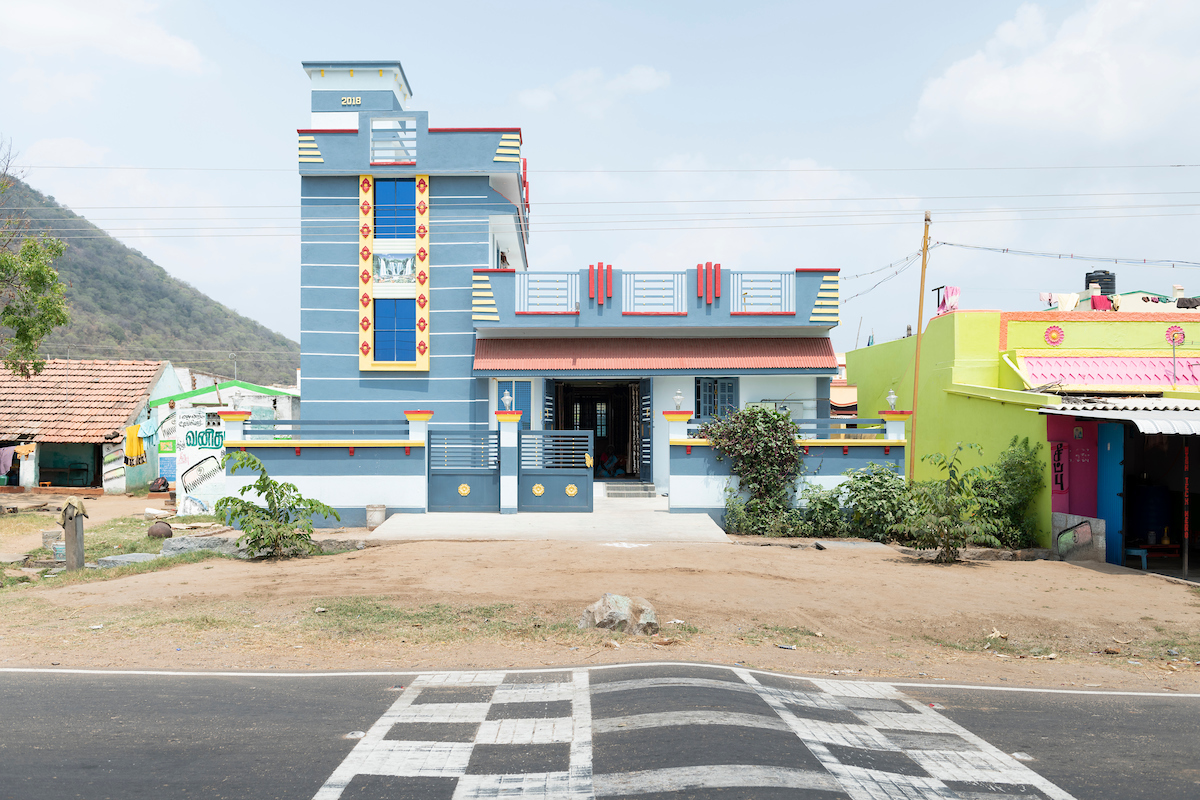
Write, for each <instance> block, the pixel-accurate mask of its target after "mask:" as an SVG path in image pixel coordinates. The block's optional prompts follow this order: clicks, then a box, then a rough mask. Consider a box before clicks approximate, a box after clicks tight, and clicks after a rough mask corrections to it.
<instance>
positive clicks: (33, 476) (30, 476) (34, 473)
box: [19, 442, 41, 489]
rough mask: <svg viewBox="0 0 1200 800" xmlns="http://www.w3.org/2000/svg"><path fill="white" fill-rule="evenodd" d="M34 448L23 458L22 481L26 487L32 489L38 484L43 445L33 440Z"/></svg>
mask: <svg viewBox="0 0 1200 800" xmlns="http://www.w3.org/2000/svg"><path fill="white" fill-rule="evenodd" d="M31 444H32V445H33V449H32V450H30V451H29V455H27V456H25V457H24V458H22V459H21V474H20V478H19V480H20V483H21V485H22V486H24V487H25V488H26V489H32V488H34V487H35V486H37V480H38V468H37V464H38V455H40V450H41V446H40V445H39V444H38V443H37V442H32V443H31Z"/></svg>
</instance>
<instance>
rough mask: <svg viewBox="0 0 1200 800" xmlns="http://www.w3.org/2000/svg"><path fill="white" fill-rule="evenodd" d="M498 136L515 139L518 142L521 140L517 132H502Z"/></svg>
mask: <svg viewBox="0 0 1200 800" xmlns="http://www.w3.org/2000/svg"><path fill="white" fill-rule="evenodd" d="M500 138H501V139H516V140H517V141H518V142H519V141H521V134H519V133H502V134H500Z"/></svg>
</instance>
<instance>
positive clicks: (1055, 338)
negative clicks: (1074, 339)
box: [1042, 325, 1067, 347]
mask: <svg viewBox="0 0 1200 800" xmlns="http://www.w3.org/2000/svg"><path fill="white" fill-rule="evenodd" d="M1042 338H1043V339H1045V340H1046V344H1048V345H1050V346H1051V347H1058V346H1059V345H1060V344H1062V343H1063V340H1064V339H1066V338H1067V334H1066V333H1064V332H1063V329H1062V328H1060V327H1058V326H1057V325H1051V326H1050V327H1049V328H1046V332H1045V333H1044V334H1042Z"/></svg>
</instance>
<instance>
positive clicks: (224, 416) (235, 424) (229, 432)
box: [217, 411, 250, 442]
mask: <svg viewBox="0 0 1200 800" xmlns="http://www.w3.org/2000/svg"><path fill="white" fill-rule="evenodd" d="M217 414H219V415H220V417H221V421H223V422H224V423H225V439H226V441H232V442H242V441H245V440H246V420H248V419H250V412H249V411H218V412H217Z"/></svg>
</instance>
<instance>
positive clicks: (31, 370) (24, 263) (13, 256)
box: [0, 141, 71, 378]
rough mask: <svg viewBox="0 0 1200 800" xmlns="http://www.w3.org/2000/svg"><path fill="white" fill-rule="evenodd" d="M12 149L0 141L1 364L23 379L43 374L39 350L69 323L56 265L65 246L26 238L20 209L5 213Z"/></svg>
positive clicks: (42, 238) (11, 177)
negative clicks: (56, 331) (56, 330)
mask: <svg viewBox="0 0 1200 800" xmlns="http://www.w3.org/2000/svg"><path fill="white" fill-rule="evenodd" d="M12 161H13V152H12V146H11V145H9V144H7V143H6V142H3V141H0V327H2V328H3V331H0V360H2V361H3V363H4V366H5V367H7V368H8V369H9V370H11V371H12V372H15V373H18V374H20V375H21V376H23V377H26V378H28V377H30V376H31V375H33V374H35V373H38V372H41V371H42V369H43V368H44V367H45V366H46V359H45V358H43V357H42V356H41V355H40V353H39V352H38V350H39V349H40V347H41V345H42V340H43V339H44V338H46V336H48V335H49V334H50V333H51V332H52V331H53V330H54V329H55V328H58V327H61V326H63V325H66V324H67V323H68V322H70V321H71V315H70V313H69V312H68V311H67V296H66V287H64V286H63V283H62V281H61V280H60V279H59V277H58V272H57V271H56V270H55V269H54V261H55V260H56V259H58V258H60V257H61V256H62V254H63V253H64V252H65V251H66V247H67V246H66V244H64V243H63V242H62V241H60V240H58V239H53V238H50V237H48V236H45V235H40V236H29V235H28V229H29V220H28V218H27V217H25V215H24V214H22V213H20V209H15V210H13V211H11V212H8V213H5V212H4V209H3V205H4V202H5V194H6V193H7V192H8V189H9V187H11V186H12V184H13V181H14V180H15V179H16V176H15V175H14V174H13V168H12V166H13V165H12Z"/></svg>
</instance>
